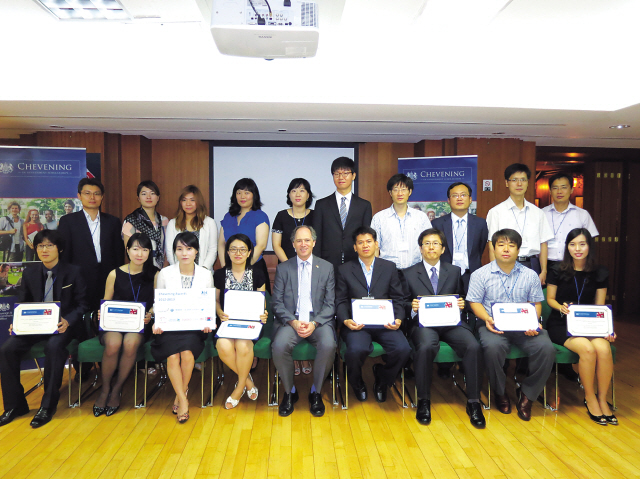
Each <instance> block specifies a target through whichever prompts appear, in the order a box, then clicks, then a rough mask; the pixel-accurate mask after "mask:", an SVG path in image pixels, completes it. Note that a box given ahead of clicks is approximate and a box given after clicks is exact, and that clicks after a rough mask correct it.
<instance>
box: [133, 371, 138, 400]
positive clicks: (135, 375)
mask: <svg viewBox="0 0 640 479" xmlns="http://www.w3.org/2000/svg"><path fill="white" fill-rule="evenodd" d="M137 407H138V362H137V361H136V363H135V364H134V365H133V408H134V409H136V408H137Z"/></svg>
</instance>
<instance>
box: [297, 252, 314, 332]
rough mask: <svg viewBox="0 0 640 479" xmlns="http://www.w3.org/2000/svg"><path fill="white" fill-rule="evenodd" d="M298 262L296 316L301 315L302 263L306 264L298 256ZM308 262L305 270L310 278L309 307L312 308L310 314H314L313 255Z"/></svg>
mask: <svg viewBox="0 0 640 479" xmlns="http://www.w3.org/2000/svg"><path fill="white" fill-rule="evenodd" d="M296 261H297V265H298V304H297V305H296V314H297V315H299V314H300V295H301V291H300V285H301V284H302V263H304V262H305V260H302V259H300V256H298V255H296ZM306 261H307V262H308V263H309V264H308V265H307V266H306V269H305V274H306V275H307V277H308V278H309V292H308V293H309V305H310V306H311V311H309V313H312V312H313V296H312V295H311V268H312V267H313V255H311V256H309V257H308V258H307V259H306ZM307 321H308V318H307Z"/></svg>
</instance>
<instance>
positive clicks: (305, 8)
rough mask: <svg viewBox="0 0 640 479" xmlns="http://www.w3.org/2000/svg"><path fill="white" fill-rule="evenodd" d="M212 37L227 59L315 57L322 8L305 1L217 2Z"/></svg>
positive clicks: (214, 3)
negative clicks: (319, 14) (320, 9)
mask: <svg viewBox="0 0 640 479" xmlns="http://www.w3.org/2000/svg"><path fill="white" fill-rule="evenodd" d="M211 34H212V35H213V40H214V41H215V44H216V46H217V47H218V50H219V51H220V53H222V54H224V55H233V56H240V57H255V58H266V59H267V60H273V59H274V58H306V57H313V56H315V54H316V51H317V49H318V37H319V30H318V5H317V3H316V2H305V1H301V0H271V1H269V0H213V6H212V9H211Z"/></svg>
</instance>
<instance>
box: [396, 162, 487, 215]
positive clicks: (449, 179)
mask: <svg viewBox="0 0 640 479" xmlns="http://www.w3.org/2000/svg"><path fill="white" fill-rule="evenodd" d="M398 173H404V174H405V175H407V176H408V177H409V178H411V179H412V180H413V193H412V194H411V198H410V200H409V207H410V208H415V209H417V210H422V211H424V212H425V213H426V214H427V215H428V216H429V219H430V220H434V219H435V218H437V217H439V216H444V215H446V214H447V213H451V208H450V207H449V204H448V203H447V188H449V185H451V184H452V183H458V182H460V183H466V184H467V185H469V186H470V187H471V189H472V194H471V199H472V202H471V206H470V207H469V213H471V214H476V209H477V201H476V195H477V192H476V189H477V188H476V185H477V178H478V156H477V155H466V156H431V157H423V158H399V159H398Z"/></svg>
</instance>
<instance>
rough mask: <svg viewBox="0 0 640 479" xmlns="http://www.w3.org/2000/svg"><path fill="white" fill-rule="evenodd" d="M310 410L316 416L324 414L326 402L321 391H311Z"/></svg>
mask: <svg viewBox="0 0 640 479" xmlns="http://www.w3.org/2000/svg"><path fill="white" fill-rule="evenodd" d="M309 411H311V414H312V415H313V416H315V417H321V416H324V403H323V402H322V395H320V393H319V392H317V391H316V392H313V393H309Z"/></svg>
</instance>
